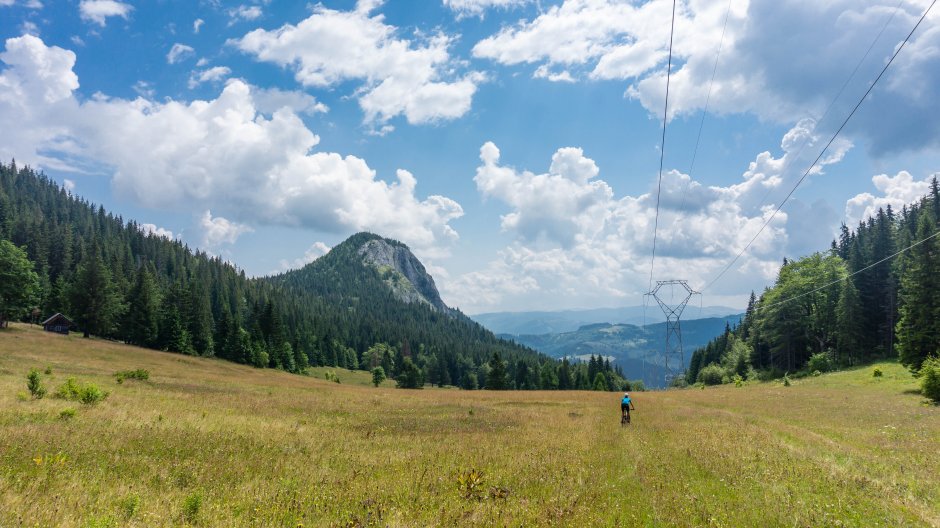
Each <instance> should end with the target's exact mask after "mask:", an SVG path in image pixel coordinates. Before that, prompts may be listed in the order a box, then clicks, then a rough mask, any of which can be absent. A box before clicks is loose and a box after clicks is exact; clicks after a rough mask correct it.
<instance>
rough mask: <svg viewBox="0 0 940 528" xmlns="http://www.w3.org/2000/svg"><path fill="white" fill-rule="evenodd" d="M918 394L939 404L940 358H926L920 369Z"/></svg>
mask: <svg viewBox="0 0 940 528" xmlns="http://www.w3.org/2000/svg"><path fill="white" fill-rule="evenodd" d="M920 392H921V393H922V394H923V395H924V396H926V397H928V398H930V399H931V400H933V402H934V403H940V356H938V357H931V358H927V360H926V361H924V364H923V365H922V366H921V367H920Z"/></svg>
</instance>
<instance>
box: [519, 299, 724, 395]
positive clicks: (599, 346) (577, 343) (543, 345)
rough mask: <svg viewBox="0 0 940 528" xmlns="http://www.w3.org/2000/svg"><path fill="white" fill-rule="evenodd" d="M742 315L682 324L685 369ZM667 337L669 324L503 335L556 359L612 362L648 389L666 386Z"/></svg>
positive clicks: (596, 326)
mask: <svg viewBox="0 0 940 528" xmlns="http://www.w3.org/2000/svg"><path fill="white" fill-rule="evenodd" d="M742 315H743V314H737V315H732V316H728V317H711V318H706V319H693V320H689V321H682V345H683V351H684V356H685V358H684V359H685V363H686V365H687V364H688V362H689V359H690V358H691V357H692V352H693V351H694V350H695V349H697V348H699V347H701V346H704V345H705V344H706V343H708V342H709V341H710V340H711V339H713V338H714V337H715V336H717V335H720V334H721V333H723V332H724V331H725V328H726V326H728V325H730V326H734V325H736V324H738V323H739V322H740V320H741V317H742ZM665 336H666V323H657V324H651V325H646V326H636V325H631V324H610V323H595V324H590V325H585V326H582V327H581V328H578V329H577V330H575V331H573V332H562V333H553V334H542V335H519V336H513V335H509V334H502V337H504V338H506V339H513V340H515V341H516V342H517V343H521V344H523V345H526V346H529V347H532V348H534V349H536V350H538V351H539V352H542V353H544V354H547V355H549V356H551V357H555V358H563V357H569V358H578V359H582V360H587V359H588V358H589V357H590V356H592V355H594V356H604V357H608V358H611V360H612V361H613V362H614V363H616V364H617V365H619V366H620V367H621V368H622V369H623V373H624V376H625V377H626V378H628V379H642V380H643V381H644V383H646V385H647V386H648V387H661V386H663V385H664V381H663V379H664V375H665V370H664V369H663V367H662V353H663V350H664V349H665ZM684 366H685V365H683V368H684Z"/></svg>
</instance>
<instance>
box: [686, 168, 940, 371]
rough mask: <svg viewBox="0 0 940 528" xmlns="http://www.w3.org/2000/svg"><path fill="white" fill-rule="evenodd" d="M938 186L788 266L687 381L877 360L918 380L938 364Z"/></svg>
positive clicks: (702, 356)
mask: <svg viewBox="0 0 940 528" xmlns="http://www.w3.org/2000/svg"><path fill="white" fill-rule="evenodd" d="M938 225H940V185H938V182H937V178H936V177H934V179H933V181H932V182H931V187H930V192H929V194H927V196H924V197H923V198H922V199H921V200H919V201H918V202H916V203H913V204H910V205H907V206H904V207H903V208H902V209H901V211H900V213H897V212H895V211H894V210H893V209H892V208H891V206H890V205H889V206H888V207H887V208H885V209H879V210H878V212H877V213H876V214H875V215H874V216H873V217H870V218H868V219H867V220H865V221H863V222H860V223H859V225H858V226H857V227H856V228H855V229H854V230H850V229H849V228H848V227H847V226H845V225H843V226H842V232H841V234H840V236H839V238H838V240H834V241H833V242H832V247H831V248H830V249H829V250H828V251H821V252H819V253H814V254H813V255H810V256H807V257H804V258H801V259H798V260H793V261H791V260H786V259H785V260H784V264H783V267H782V268H781V269H780V273H779V275H778V277H777V280H776V282H775V284H774V286H773V287H771V288H767V289H766V290H765V291H764V292H763V293H762V294H761V295H760V296H757V295H754V294H751V300H750V303H749V304H748V308H747V312H746V313H745V315H744V319H743V320H742V322H741V324H740V325H739V326H737V327H736V328H734V329H733V330H729V331H727V332H725V333H724V334H723V335H721V336H719V337H717V338H716V339H715V340H713V341H712V342H710V343H709V344H708V345H707V346H705V347H703V348H701V349H699V350H697V351H696V352H695V354H694V355H693V356H692V360H691V363H690V365H689V371H688V373H687V376H686V380H687V381H688V382H690V383H692V382H703V383H707V384H716V383H721V382H722V381H723V380H724V381H725V382H727V381H728V380H729V379H732V378H734V377H735V376H740V377H742V378H750V377H762V378H773V377H779V376H782V375H784V373H787V372H789V373H791V374H792V373H794V372H798V371H802V372H804V373H813V372H815V371H817V370H818V371H826V370H830V369H835V368H839V367H842V366H850V365H855V364H858V363H860V362H865V361H871V360H875V359H880V358H888V359H894V358H897V359H900V362H901V363H902V364H904V365H905V366H907V367H908V368H910V369H911V370H912V371H914V372H917V371H919V370H920V369H921V366H922V365H923V364H924V361H925V360H926V359H927V358H929V357H931V356H940V237H938V236H937V226H938Z"/></svg>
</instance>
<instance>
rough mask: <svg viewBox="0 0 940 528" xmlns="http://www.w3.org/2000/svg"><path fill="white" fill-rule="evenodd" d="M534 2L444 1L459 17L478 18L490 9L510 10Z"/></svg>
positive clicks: (517, 0)
mask: <svg viewBox="0 0 940 528" xmlns="http://www.w3.org/2000/svg"><path fill="white" fill-rule="evenodd" d="M531 1H532V0H444V5H445V6H447V7H449V8H450V9H452V10H454V11H455V12H456V13H457V14H458V15H459V16H478V17H480V18H483V14H484V13H485V12H486V11H487V10H488V9H494V8H500V9H509V8H512V7H518V6H521V5H525V4H527V3H529V2H531Z"/></svg>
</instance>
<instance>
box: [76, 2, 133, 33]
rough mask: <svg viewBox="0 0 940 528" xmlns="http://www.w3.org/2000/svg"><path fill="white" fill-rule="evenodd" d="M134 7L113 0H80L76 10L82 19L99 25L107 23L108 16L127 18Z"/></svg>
mask: <svg viewBox="0 0 940 528" xmlns="http://www.w3.org/2000/svg"><path fill="white" fill-rule="evenodd" d="M133 9H134V7H133V6H131V5H130V4H126V3H124V2H117V1H115V0H82V1H81V3H80V4H78V12H79V14H80V15H81V17H82V20H85V21H88V22H93V23H95V24H98V25H99V26H101V27H104V26H105V24H107V19H108V17H113V16H117V17H121V18H123V19H125V20H127V17H128V16H129V15H130V13H131V11H132V10H133Z"/></svg>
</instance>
